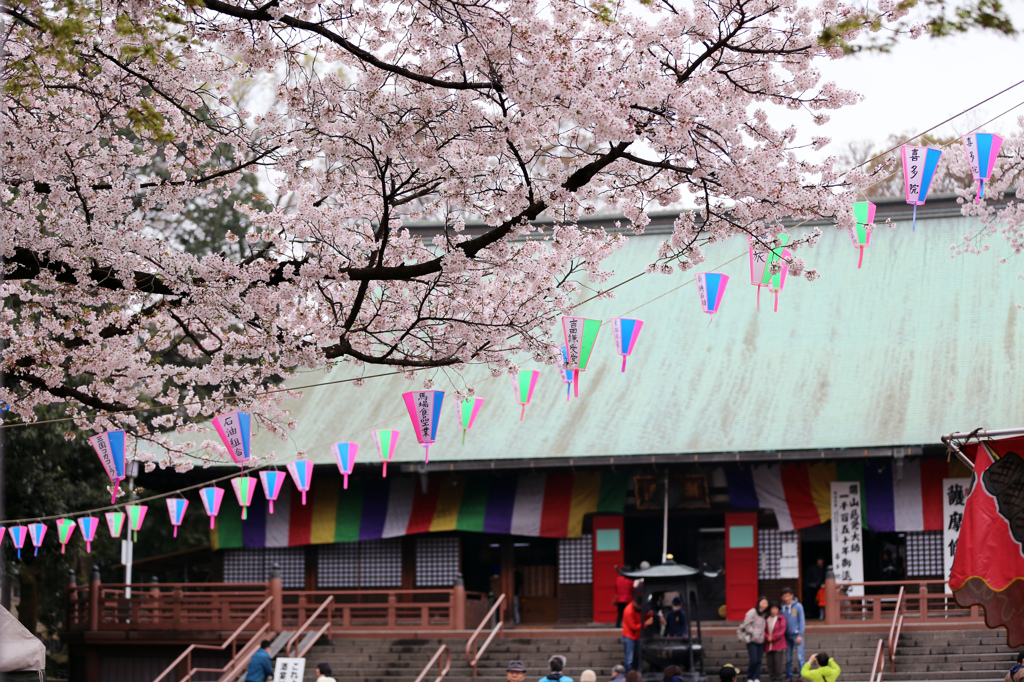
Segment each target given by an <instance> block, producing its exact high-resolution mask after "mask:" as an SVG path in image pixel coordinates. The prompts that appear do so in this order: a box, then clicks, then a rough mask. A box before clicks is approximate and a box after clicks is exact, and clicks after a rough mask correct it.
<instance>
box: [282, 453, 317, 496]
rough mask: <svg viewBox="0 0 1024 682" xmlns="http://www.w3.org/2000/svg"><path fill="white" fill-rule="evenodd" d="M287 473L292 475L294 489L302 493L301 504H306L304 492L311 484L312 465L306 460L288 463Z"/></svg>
mask: <svg viewBox="0 0 1024 682" xmlns="http://www.w3.org/2000/svg"><path fill="white" fill-rule="evenodd" d="M287 469H288V473H289V474H291V475H292V480H293V481H294V482H295V487H296V488H298V489H299V491H300V492H301V493H302V504H303V505H305V504H306V491H307V490H309V486H310V485H311V484H312V483H313V463H312V462H310V461H309V460H308V459H297V460H295V461H294V462H289V463H288V467H287Z"/></svg>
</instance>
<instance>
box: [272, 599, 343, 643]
mask: <svg viewBox="0 0 1024 682" xmlns="http://www.w3.org/2000/svg"><path fill="white" fill-rule="evenodd" d="M333 603H334V595H331V596H329V597H327V599H324V603H323V604H321V605H320V606H319V608H317V610H316V611H314V612H313V613H312V615H310V617H309V618H307V619H306V622H305V623H303V624H302V626H301V627H300V628H299V629H298V630H296V631H295V634H294V635H292V636H291V639H289V640H288V643H287V644H285V645H284V650H285V651H286V652H288V655H289V656H290V657H292V658H302V657H303V656H305V655H306V652H307V651H309V649H310V647H312V646H313V644H314V643H315V642H316V641H317V640H318V639H320V637H322V636H323V634H324V632H326V631H328V630H330V629H331V621H330V618H328V620H327V622H326V623H324V624H323V625H321V626H320V629H319V630H317V631H316V633H315V636H314V637H312V638H310V640H309V642H307V643H306V644H305V645H303V644H302V637H303V636H304V635H305V634H306V633H307V632H308V631H309V629H310V627H312V625H313V621H314V620H316V619H317V617H318V616H320V614H321V613H323V611H324V609H326V608H327V607H329V606H330V605H331V604H333Z"/></svg>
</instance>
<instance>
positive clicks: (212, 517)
mask: <svg viewBox="0 0 1024 682" xmlns="http://www.w3.org/2000/svg"><path fill="white" fill-rule="evenodd" d="M216 518H217V517H216V516H211V517H210V530H213V523H214V519H216Z"/></svg>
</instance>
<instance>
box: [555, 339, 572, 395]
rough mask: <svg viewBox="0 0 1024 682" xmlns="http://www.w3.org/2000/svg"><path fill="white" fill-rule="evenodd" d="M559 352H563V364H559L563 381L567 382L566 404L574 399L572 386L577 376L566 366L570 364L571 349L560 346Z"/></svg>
mask: <svg viewBox="0 0 1024 682" xmlns="http://www.w3.org/2000/svg"><path fill="white" fill-rule="evenodd" d="M559 350H561V351H562V362H561V363H559V365H558V367H559V369H561V374H562V381H564V382H565V384H566V386H565V402H569V399H570V398H572V384H573V378H574V377H575V376H576V372H575V371H573V370H571V369H566V365H567V364H568V363H569V349H567V348H566V347H565V346H559Z"/></svg>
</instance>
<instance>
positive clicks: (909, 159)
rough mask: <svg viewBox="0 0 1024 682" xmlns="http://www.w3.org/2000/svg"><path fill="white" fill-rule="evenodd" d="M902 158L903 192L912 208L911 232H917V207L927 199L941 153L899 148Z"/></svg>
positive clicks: (938, 151) (907, 147)
mask: <svg viewBox="0 0 1024 682" xmlns="http://www.w3.org/2000/svg"><path fill="white" fill-rule="evenodd" d="M900 155H901V156H902V157H903V190H904V192H905V193H906V195H907V203H908V204H913V206H914V221H913V223H912V224H911V229H912V230H917V207H918V206H922V205H924V202H925V200H926V199H927V198H928V188H929V187H931V184H932V179H933V178H934V177H935V169H936V168H937V167H938V165H939V157H940V156H942V151H941V150H939V149H932V148H931V147H911V146H908V145H904V146H902V147H900Z"/></svg>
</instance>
